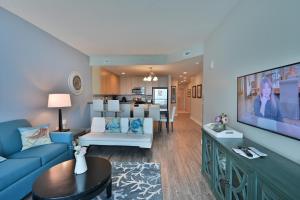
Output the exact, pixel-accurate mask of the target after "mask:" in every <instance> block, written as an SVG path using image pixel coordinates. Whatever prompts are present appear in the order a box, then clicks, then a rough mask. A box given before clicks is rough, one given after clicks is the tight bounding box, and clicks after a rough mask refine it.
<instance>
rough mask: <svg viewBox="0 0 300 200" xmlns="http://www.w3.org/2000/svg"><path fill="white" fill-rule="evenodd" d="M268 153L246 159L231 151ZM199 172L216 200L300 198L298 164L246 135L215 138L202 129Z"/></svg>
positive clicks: (299, 170)
mask: <svg viewBox="0 0 300 200" xmlns="http://www.w3.org/2000/svg"><path fill="white" fill-rule="evenodd" d="M238 146H253V147H255V148H257V149H258V150H260V151H262V152H264V153H267V154H268V156H267V157H265V158H258V159H254V160H249V159H247V158H244V157H241V156H239V155H237V154H236V153H234V152H233V151H232V148H234V147H235V148H236V147H238ZM202 174H203V175H204V177H205V178H206V180H207V181H208V183H209V186H210V188H211V190H212V192H213V193H214V195H215V197H216V199H218V200H290V199H291V200H300V166H299V165H298V164H296V163H294V162H292V161H290V160H288V159H286V158H284V157H282V156H280V155H278V154H276V153H274V152H272V151H270V150H268V149H266V148H264V147H263V146H260V145H258V144H256V143H254V142H252V141H250V140H248V139H217V138H214V137H213V136H211V135H210V134H209V133H207V132H206V131H205V130H204V129H203V130H202Z"/></svg>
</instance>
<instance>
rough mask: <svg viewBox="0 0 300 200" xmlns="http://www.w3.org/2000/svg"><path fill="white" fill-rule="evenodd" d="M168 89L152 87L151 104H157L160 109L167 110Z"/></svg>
mask: <svg viewBox="0 0 300 200" xmlns="http://www.w3.org/2000/svg"><path fill="white" fill-rule="evenodd" d="M168 94H169V93H168V88H167V87H153V88H152V103H153V104H159V105H160V109H168V99H169V95H168Z"/></svg>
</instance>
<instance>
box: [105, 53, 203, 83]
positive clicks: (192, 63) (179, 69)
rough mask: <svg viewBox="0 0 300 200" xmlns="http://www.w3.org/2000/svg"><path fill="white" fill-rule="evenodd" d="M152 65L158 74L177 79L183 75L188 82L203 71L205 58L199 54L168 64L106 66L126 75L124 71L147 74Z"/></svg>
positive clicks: (137, 74)
mask: <svg viewBox="0 0 300 200" xmlns="http://www.w3.org/2000/svg"><path fill="white" fill-rule="evenodd" d="M150 67H152V71H153V72H154V73H155V75H157V76H164V75H171V76H172V78H173V79H175V80H183V77H186V79H187V82H188V81H189V79H190V77H191V76H194V75H196V74H199V73H201V72H202V67H203V58H202V56H197V57H194V58H191V59H187V60H183V61H180V62H176V63H173V64H168V65H122V66H106V67H104V68H105V69H107V70H109V71H111V72H113V73H115V74H117V75H120V76H124V75H122V72H125V73H126V75H125V76H146V75H148V74H149V72H150V69H149V68H150ZM183 72H187V74H185V75H184V74H183ZM180 75H182V77H180Z"/></svg>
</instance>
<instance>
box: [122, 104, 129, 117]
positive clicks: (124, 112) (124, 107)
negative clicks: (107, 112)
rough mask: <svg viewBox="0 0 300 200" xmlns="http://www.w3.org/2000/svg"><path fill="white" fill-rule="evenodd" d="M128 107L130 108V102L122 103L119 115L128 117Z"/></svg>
mask: <svg viewBox="0 0 300 200" xmlns="http://www.w3.org/2000/svg"><path fill="white" fill-rule="evenodd" d="M130 108H131V104H127V103H126V104H122V106H121V112H120V116H121V117H126V118H129V117H130Z"/></svg>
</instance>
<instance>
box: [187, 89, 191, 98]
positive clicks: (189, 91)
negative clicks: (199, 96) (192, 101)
mask: <svg viewBox="0 0 300 200" xmlns="http://www.w3.org/2000/svg"><path fill="white" fill-rule="evenodd" d="M191 93H192V92H191V89H187V97H189V98H190V97H191Z"/></svg>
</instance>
